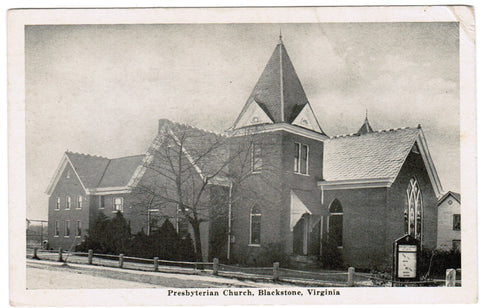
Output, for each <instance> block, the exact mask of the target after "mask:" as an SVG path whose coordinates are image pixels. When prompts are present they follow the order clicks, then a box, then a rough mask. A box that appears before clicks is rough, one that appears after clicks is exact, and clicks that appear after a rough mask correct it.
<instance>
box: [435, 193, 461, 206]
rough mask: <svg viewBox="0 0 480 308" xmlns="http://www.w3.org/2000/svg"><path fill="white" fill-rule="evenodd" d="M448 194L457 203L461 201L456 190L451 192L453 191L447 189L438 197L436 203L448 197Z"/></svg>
mask: <svg viewBox="0 0 480 308" xmlns="http://www.w3.org/2000/svg"><path fill="white" fill-rule="evenodd" d="M448 196H452V197H453V198H454V199H455V200H457V201H458V202H459V203H461V196H460V194H459V193H456V192H453V191H449V192H447V193H446V194H444V195H443V196H442V197H440V199H439V200H438V203H437V204H438V205H440V204H441V203H442V202H443V201H445V199H447V198H448Z"/></svg>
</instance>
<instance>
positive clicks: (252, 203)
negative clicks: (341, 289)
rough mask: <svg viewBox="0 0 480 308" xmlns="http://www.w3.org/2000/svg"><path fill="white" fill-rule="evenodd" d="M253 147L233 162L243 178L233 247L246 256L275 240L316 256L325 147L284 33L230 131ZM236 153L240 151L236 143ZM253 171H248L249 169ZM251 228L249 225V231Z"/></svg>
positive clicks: (234, 140)
mask: <svg viewBox="0 0 480 308" xmlns="http://www.w3.org/2000/svg"><path fill="white" fill-rule="evenodd" d="M228 134H229V136H230V141H231V144H232V147H238V148H241V149H246V150H247V151H245V152H248V153H247V154H246V155H244V156H242V157H241V159H237V160H232V161H235V163H233V164H232V165H231V166H230V171H231V172H232V174H236V173H238V174H241V175H242V176H243V177H242V178H243V180H242V182H241V184H239V185H238V186H237V187H236V190H237V191H240V192H241V196H240V197H238V198H237V199H238V200H239V201H237V203H236V204H235V206H232V217H235V221H234V222H233V224H232V234H233V235H234V236H235V242H234V243H232V254H233V255H235V256H236V257H238V258H239V261H241V260H244V261H246V262H247V263H255V259H256V258H258V256H259V254H260V253H261V252H262V251H263V250H262V249H265V248H266V247H268V246H269V245H276V244H279V245H280V244H281V246H282V249H283V251H284V252H285V253H286V254H287V255H291V256H301V257H306V256H308V255H315V254H316V253H317V252H315V251H314V250H315V249H317V250H318V245H313V244H312V243H314V242H318V239H313V238H312V236H313V237H315V236H316V235H315V234H318V231H314V229H313V228H315V226H316V227H317V228H318V226H319V219H320V218H319V217H320V216H321V215H320V213H319V211H320V206H319V204H320V199H319V198H320V195H321V193H320V191H319V189H318V187H317V185H316V183H317V181H318V180H320V179H322V178H323V147H324V141H325V140H326V139H328V138H329V137H328V136H327V135H326V134H325V132H324V131H323V130H322V128H321V127H320V124H319V122H318V120H317V117H316V116H315V114H314V112H313V110H312V107H311V105H310V102H309V101H308V98H307V95H306V94H305V91H304V89H303V87H302V84H301V82H300V80H299V78H298V75H297V73H296V72H295V68H294V67H293V64H292V61H291V60H290V57H289V56H288V53H287V50H286V48H285V45H284V43H283V41H282V37H281V36H280V38H279V41H278V43H277V45H276V47H275V49H274V51H273V53H272V55H271V57H270V59H269V60H268V62H267V65H266V66H265V68H264V70H263V72H262V74H261V75H260V78H259V79H258V81H257V83H256V84H255V86H254V87H253V90H252V92H251V93H250V95H249V97H248V99H247V101H246V103H245V106H244V107H243V109H242V111H241V112H240V114H239V116H238V117H237V119H236V121H235V122H234V125H233V127H232V128H231V129H230V131H229V132H228ZM230 152H231V153H239V152H240V151H238V150H237V148H235V149H234V150H231V151H230ZM246 169H248V172H249V173H248V174H247V175H245V170H246ZM247 230H248V232H246V231H247Z"/></svg>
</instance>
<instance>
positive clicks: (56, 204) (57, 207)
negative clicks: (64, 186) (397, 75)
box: [55, 197, 61, 211]
mask: <svg viewBox="0 0 480 308" xmlns="http://www.w3.org/2000/svg"><path fill="white" fill-rule="evenodd" d="M60 202H61V200H60V197H57V203H55V210H57V211H58V210H59V209H60Z"/></svg>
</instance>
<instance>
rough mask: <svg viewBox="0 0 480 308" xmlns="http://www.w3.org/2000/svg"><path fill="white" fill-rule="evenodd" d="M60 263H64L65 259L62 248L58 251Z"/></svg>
mask: <svg viewBox="0 0 480 308" xmlns="http://www.w3.org/2000/svg"><path fill="white" fill-rule="evenodd" d="M58 262H63V258H62V248H59V249H58Z"/></svg>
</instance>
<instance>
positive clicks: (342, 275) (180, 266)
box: [27, 248, 456, 287]
mask: <svg viewBox="0 0 480 308" xmlns="http://www.w3.org/2000/svg"><path fill="white" fill-rule="evenodd" d="M29 255H30V256H31V257H32V258H33V259H44V260H50V261H59V262H66V261H67V260H68V262H70V263H78V264H90V265H99V266H107V267H117V268H125V269H133V270H142V271H155V272H169V273H186V274H192V273H193V274H199V273H205V274H213V275H221V276H226V277H235V278H246V279H264V280H269V281H284V282H290V283H303V284H309V285H312V284H314V285H317V286H328V285H333V286H347V287H353V286H355V285H357V286H358V285H361V286H368V282H370V283H371V284H370V285H371V286H375V285H377V286H378V285H379V284H382V285H383V286H420V285H421V286H428V285H431V286H433V285H435V286H438V285H445V286H455V285H456V282H455V270H447V273H446V279H445V280H441V279H437V280H426V281H408V282H400V281H393V280H391V279H387V278H383V277H378V276H375V275H372V274H366V273H358V272H355V269H354V268H353V267H350V268H349V269H348V271H347V272H344V271H322V272H320V271H305V270H296V269H289V268H281V267H280V265H279V263H278V262H275V263H273V266H272V267H242V266H236V265H228V264H221V263H219V261H218V259H216V258H214V260H213V262H192V261H173V260H160V259H159V258H157V257H155V258H153V259H148V258H140V257H133V256H125V255H123V254H120V255H112V254H104V253H94V252H93V251H92V250H89V252H75V251H62V250H46V249H39V248H34V249H33V253H32V252H30V254H29V253H28V251H27V257H28V256H29Z"/></svg>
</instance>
